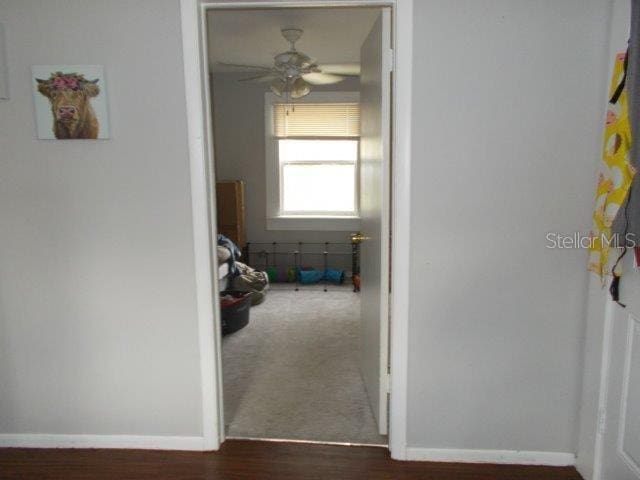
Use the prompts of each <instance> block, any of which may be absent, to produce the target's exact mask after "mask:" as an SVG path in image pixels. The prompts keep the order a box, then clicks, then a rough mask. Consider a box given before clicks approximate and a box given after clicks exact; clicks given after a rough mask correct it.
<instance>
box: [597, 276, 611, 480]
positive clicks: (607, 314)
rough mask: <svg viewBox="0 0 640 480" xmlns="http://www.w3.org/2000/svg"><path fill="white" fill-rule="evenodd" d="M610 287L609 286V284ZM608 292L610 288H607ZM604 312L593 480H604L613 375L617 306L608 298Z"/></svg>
mask: <svg viewBox="0 0 640 480" xmlns="http://www.w3.org/2000/svg"><path fill="white" fill-rule="evenodd" d="M607 287H608V284H607ZM607 291H609V290H608V288H607ZM605 302H606V303H605V310H604V332H603V337H602V360H601V362H600V365H601V367H600V386H599V393H598V421H597V422H596V438H595V446H594V452H593V479H592V480H602V470H603V459H604V441H605V428H603V426H602V425H601V421H605V422H606V420H607V418H606V411H607V401H608V393H609V388H608V386H609V376H610V375H611V347H612V342H613V325H614V316H615V307H616V304H615V303H614V302H613V301H612V300H610V299H609V298H607V299H606V300H605Z"/></svg>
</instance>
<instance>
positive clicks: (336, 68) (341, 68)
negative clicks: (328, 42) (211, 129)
mask: <svg viewBox="0 0 640 480" xmlns="http://www.w3.org/2000/svg"><path fill="white" fill-rule="evenodd" d="M320 70H322V71H323V72H324V73H332V74H334V75H344V76H347V77H358V76H360V64H359V63H335V64H329V65H320Z"/></svg>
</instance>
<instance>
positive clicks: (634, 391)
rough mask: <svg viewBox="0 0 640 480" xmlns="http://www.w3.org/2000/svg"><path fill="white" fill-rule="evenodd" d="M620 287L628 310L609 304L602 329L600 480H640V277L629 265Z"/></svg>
mask: <svg viewBox="0 0 640 480" xmlns="http://www.w3.org/2000/svg"><path fill="white" fill-rule="evenodd" d="M621 287H622V290H621V301H622V302H623V303H625V304H626V305H627V308H621V307H619V306H617V305H610V306H609V308H610V310H609V312H608V313H609V314H608V315H607V317H608V318H607V325H606V327H605V329H606V331H607V332H608V333H609V335H610V337H609V338H610V341H609V342H608V346H609V348H608V352H609V354H608V359H609V365H608V382H607V384H606V385H607V388H606V391H605V394H606V401H605V405H606V408H605V410H604V411H602V412H601V415H602V417H601V424H600V435H601V438H600V440H601V449H602V450H601V452H602V458H601V474H600V475H599V476H598V475H597V473H598V472H597V470H596V478H599V479H601V480H638V479H640V299H639V298H638V291H639V290H640V276H639V272H638V271H637V270H636V269H634V268H632V266H631V265H627V266H625V274H624V276H623V279H622V283H621ZM605 348H606V347H605ZM605 369H606V365H605Z"/></svg>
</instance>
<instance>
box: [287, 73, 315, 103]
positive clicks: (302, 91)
mask: <svg viewBox="0 0 640 480" xmlns="http://www.w3.org/2000/svg"><path fill="white" fill-rule="evenodd" d="M309 92H311V87H310V86H309V84H308V83H307V82H305V81H304V79H303V78H300V77H298V78H296V79H295V80H294V81H293V83H292V84H291V98H302V97H304V96H306V95H309Z"/></svg>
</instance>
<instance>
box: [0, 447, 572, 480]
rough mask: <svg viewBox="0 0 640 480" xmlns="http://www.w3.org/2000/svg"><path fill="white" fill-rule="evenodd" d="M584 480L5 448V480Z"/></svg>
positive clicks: (339, 456) (373, 456)
mask: <svg viewBox="0 0 640 480" xmlns="http://www.w3.org/2000/svg"><path fill="white" fill-rule="evenodd" d="M262 478H264V479H270V480H271V479H272V480H279V479H283V480H284V479H286V480H294V479H295V480H307V479H308V480H320V479H331V480H338V479H358V480H360V479H362V480H377V479H385V480H391V479H392V480H403V479H423V480H453V479H455V480H471V479H473V480H534V479H535V480H538V479H540V480H579V479H580V478H581V477H580V475H578V473H577V472H576V471H575V469H573V468H554V467H524V466H511V465H479V464H476V465H472V464H453V463H423V462H398V461H394V460H391V459H390V458H389V454H388V452H387V450H386V449H383V448H376V447H340V446H329V445H309V444H296V443H274V442H253V441H240V440H229V441H227V442H225V443H224V445H223V447H222V449H221V450H220V451H219V452H216V453H194V452H164V451H149V450H54V449H46V450H39V449H24V448H6V449H0V479H2V480H12V479H19V480H30V479H38V480H46V479H64V480H80V479H82V480H87V479H91V480H93V479H110V480H113V479H118V480H125V479H167V480H197V479H198V480H199V479H207V480H209V479H220V480H222V479H225V480H226V479H262Z"/></svg>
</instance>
